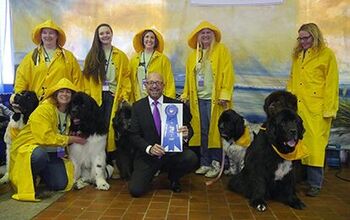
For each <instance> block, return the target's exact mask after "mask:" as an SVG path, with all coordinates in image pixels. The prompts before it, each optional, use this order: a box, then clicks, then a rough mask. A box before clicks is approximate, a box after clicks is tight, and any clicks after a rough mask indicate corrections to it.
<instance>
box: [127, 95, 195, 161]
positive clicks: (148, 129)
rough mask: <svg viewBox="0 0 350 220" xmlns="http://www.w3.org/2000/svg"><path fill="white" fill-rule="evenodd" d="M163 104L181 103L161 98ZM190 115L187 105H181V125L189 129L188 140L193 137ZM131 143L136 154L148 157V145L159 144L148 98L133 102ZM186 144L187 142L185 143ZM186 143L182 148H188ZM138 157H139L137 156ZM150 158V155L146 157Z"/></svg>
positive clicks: (159, 139)
mask: <svg viewBox="0 0 350 220" xmlns="http://www.w3.org/2000/svg"><path fill="white" fill-rule="evenodd" d="M163 97H164V99H163V103H181V102H180V101H178V100H176V99H172V98H169V97H166V96H163ZM191 119H192V115H191V113H190V110H189V108H188V106H187V105H185V104H183V125H184V126H187V128H188V129H189V135H188V140H189V139H190V138H191V137H192V135H193V129H192V127H191V124H190V121H191ZM130 130H131V138H130V139H131V141H132V144H133V146H134V147H135V148H136V151H138V152H137V153H138V154H144V156H145V155H148V154H147V153H146V148H147V146H149V145H152V146H153V145H154V144H160V143H161V137H160V136H159V135H158V133H157V129H156V127H155V125H154V121H153V115H152V111H151V108H150V104H149V99H148V97H145V98H143V99H140V100H139V101H137V102H135V103H134V104H133V106H132V117H131V128H130ZM187 143H188V142H187ZM187 143H185V142H184V143H183V146H184V147H186V146H188V144H187ZM139 156H140V155H139ZM148 156H149V157H151V156H150V155H148Z"/></svg>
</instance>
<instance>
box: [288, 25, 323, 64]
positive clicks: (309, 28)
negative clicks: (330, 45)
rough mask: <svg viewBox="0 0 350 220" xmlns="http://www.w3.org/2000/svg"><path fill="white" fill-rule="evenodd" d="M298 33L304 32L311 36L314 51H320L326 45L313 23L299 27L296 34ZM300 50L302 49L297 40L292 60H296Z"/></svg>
mask: <svg viewBox="0 0 350 220" xmlns="http://www.w3.org/2000/svg"><path fill="white" fill-rule="evenodd" d="M300 31H306V32H308V33H309V34H310V35H311V36H312V39H313V42H312V48H313V49H314V50H316V51H320V50H321V49H322V48H324V47H325V46H326V43H325V41H324V39H323V35H322V33H321V31H320V29H319V28H318V26H317V25H316V24H315V23H307V24H303V25H301V27H300V28H299V30H298V33H299V32H300ZM302 50H303V48H302V46H301V44H300V42H299V40H298V41H297V44H296V46H295V48H294V50H293V58H295V59H296V58H297V57H298V55H299V53H300V52H301V51H302Z"/></svg>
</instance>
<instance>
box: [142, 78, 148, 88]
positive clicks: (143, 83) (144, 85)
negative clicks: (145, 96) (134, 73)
mask: <svg viewBox="0 0 350 220" xmlns="http://www.w3.org/2000/svg"><path fill="white" fill-rule="evenodd" d="M146 82H147V80H146V79H143V80H142V90H146Z"/></svg>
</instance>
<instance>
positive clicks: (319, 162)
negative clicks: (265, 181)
mask: <svg viewBox="0 0 350 220" xmlns="http://www.w3.org/2000/svg"><path fill="white" fill-rule="evenodd" d="M338 87H339V75H338V67H337V61H336V58H335V56H334V53H333V52H332V50H330V49H329V48H327V47H325V48H323V49H321V50H320V51H319V52H316V51H315V50H314V49H313V48H310V49H308V50H307V51H306V52H305V58H304V59H303V52H302V53H300V54H299V56H298V58H297V59H294V60H293V64H292V70H291V74H290V79H289V81H288V84H287V90H288V91H290V92H292V93H293V94H295V95H296V96H297V98H298V114H299V115H300V117H301V118H302V119H303V124H304V127H305V134H304V138H303V143H304V144H305V145H306V146H307V148H308V150H309V157H307V158H305V159H303V160H302V163H303V164H305V165H309V166H316V167H323V165H324V158H325V148H326V146H327V144H328V138H329V133H330V127H331V121H332V118H335V117H336V113H337V111H338V105H339V91H338Z"/></svg>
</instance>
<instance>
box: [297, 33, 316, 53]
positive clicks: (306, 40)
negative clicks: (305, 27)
mask: <svg viewBox="0 0 350 220" xmlns="http://www.w3.org/2000/svg"><path fill="white" fill-rule="evenodd" d="M298 41H299V43H300V46H301V47H302V48H303V49H304V50H307V49H309V48H311V47H312V44H313V41H314V39H313V37H312V35H311V34H310V33H309V32H307V31H299V37H298Z"/></svg>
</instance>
